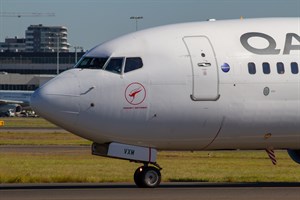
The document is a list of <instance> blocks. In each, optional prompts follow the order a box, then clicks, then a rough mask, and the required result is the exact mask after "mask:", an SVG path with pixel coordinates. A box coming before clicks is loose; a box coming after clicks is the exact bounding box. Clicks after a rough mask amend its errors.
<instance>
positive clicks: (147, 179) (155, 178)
mask: <svg viewBox="0 0 300 200" xmlns="http://www.w3.org/2000/svg"><path fill="white" fill-rule="evenodd" d="M156 166H157V167H153V166H148V164H144V166H141V167H139V168H137V170H136V171H135V173H134V182H135V184H136V185H137V186H138V187H140V188H154V187H157V186H158V185H159V184H160V181H161V174H160V170H161V168H160V167H159V166H158V165H156Z"/></svg>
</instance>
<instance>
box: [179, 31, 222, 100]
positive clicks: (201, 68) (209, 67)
mask: <svg viewBox="0 0 300 200" xmlns="http://www.w3.org/2000/svg"><path fill="white" fill-rule="evenodd" d="M183 41H184V43H185V46H186V48H187V50H188V53H189V56H190V59H191V65H192V73H193V86H192V87H193V88H192V94H191V98H192V99H193V100H194V101H216V100H218V98H219V96H220V95H219V79H218V70H217V60H216V57H215V52H214V49H213V47H212V45H211V43H210V41H209V39H208V38H207V37H206V36H188V37H184V38H183Z"/></svg>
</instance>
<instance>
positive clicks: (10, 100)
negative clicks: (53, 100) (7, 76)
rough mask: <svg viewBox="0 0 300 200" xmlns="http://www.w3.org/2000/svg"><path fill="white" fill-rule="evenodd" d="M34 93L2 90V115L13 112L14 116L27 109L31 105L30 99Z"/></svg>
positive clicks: (0, 96)
mask: <svg viewBox="0 0 300 200" xmlns="http://www.w3.org/2000/svg"><path fill="white" fill-rule="evenodd" d="M33 92H34V91H20V90H0V113H7V112H9V111H10V110H12V111H13V112H12V114H16V113H19V112H21V111H22V110H23V109H27V108H28V107H29V106H30V105H29V104H30V103H29V102H30V97H31V95H32V94H33Z"/></svg>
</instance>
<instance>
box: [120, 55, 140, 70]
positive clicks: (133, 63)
mask: <svg viewBox="0 0 300 200" xmlns="http://www.w3.org/2000/svg"><path fill="white" fill-rule="evenodd" d="M142 67H143V61H142V59H141V58H139V57H133V58H126V64H125V69H124V73H126V72H130V71H133V70H136V69H139V68H142Z"/></svg>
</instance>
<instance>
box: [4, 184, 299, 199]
mask: <svg viewBox="0 0 300 200" xmlns="http://www.w3.org/2000/svg"><path fill="white" fill-rule="evenodd" d="M0 199H1V200H23V199H24V200H37V199H43V200H62V199H63V200H85V199H88V200H94V199H95V200H96V199H97V200H101V199H106V200H113V199H122V200H127V199H128V200H140V199H143V200H144V199H145V200H148V199H157V200H166V199H171V200H177V199H178V200H187V199H205V200H209V199H221V200H227V199H228V200H243V199H245V200H246V199H247V200H249V199H250V200H260V199H263V200H266V199H272V200H289V199H291V200H297V199H300V183H253V184H251V183H246V184H238V183H237V184H232V183H230V184H228V183H224V184H220V183H164V184H162V185H161V186H160V187H159V188H155V189H143V188H136V186H134V185H132V184H12V185H10V184H8V185H0Z"/></svg>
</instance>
